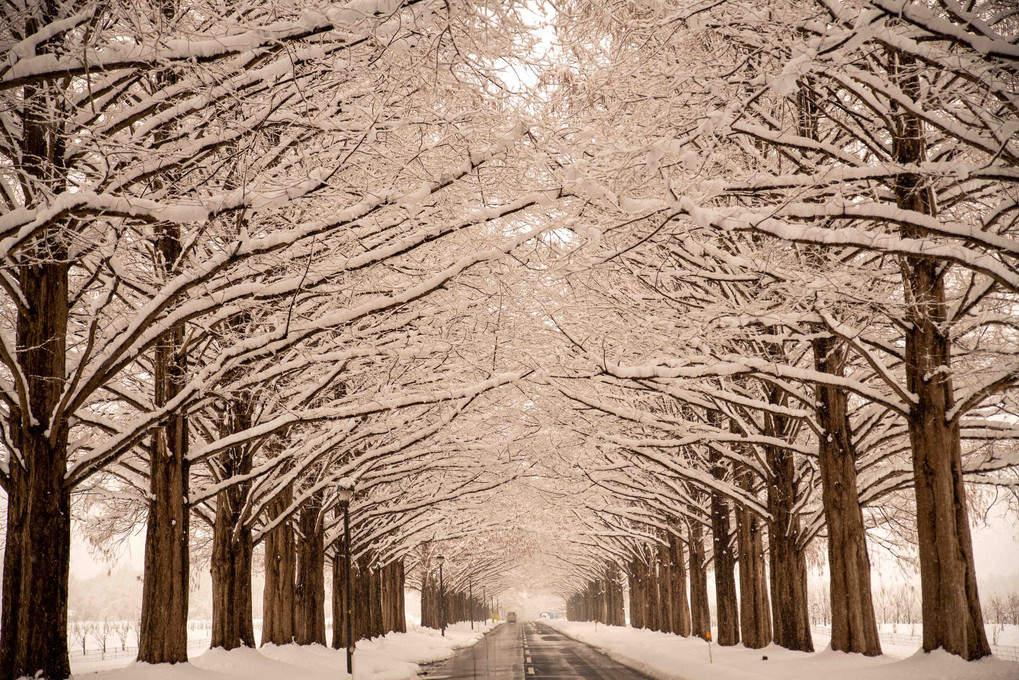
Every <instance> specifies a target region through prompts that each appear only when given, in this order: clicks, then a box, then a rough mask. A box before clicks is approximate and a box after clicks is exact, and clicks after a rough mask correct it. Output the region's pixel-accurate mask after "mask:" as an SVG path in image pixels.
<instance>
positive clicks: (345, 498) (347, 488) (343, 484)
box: [336, 479, 354, 678]
mask: <svg viewBox="0 0 1019 680" xmlns="http://www.w3.org/2000/svg"><path fill="white" fill-rule="evenodd" d="M338 486H339V489H338V490H337V492H336V498H337V500H339V501H340V505H342V506H343V547H344V550H343V553H344V554H343V565H344V571H345V572H346V579H345V581H346V583H344V584H343V590H344V597H345V599H346V602H347V621H346V623H347V673H348V674H349V675H350V677H351V678H353V677H354V601H353V598H352V597H351V595H350V499H351V498H353V496H354V482H353V481H351V480H349V479H343V480H340V482H339V485H338Z"/></svg>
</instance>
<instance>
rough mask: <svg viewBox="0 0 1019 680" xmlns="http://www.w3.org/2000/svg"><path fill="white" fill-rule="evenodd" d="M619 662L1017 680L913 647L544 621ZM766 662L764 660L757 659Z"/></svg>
mask: <svg viewBox="0 0 1019 680" xmlns="http://www.w3.org/2000/svg"><path fill="white" fill-rule="evenodd" d="M545 623H548V624H549V625H551V626H554V627H555V628H557V629H559V630H560V631H562V632H563V633H565V634H566V635H569V636H570V637H572V638H575V639H577V640H580V641H582V642H586V643H588V644H590V645H592V646H594V647H596V648H597V649H599V650H601V651H603V652H605V653H606V654H608V656H610V657H612V658H613V659H615V660H616V661H619V662H620V663H623V664H626V665H628V666H631V667H633V668H636V669H638V670H640V671H642V672H644V673H647V674H648V675H650V676H651V677H653V678H658V679H659V680H859V679H860V678H866V680H1006V679H1007V680H1019V664H1017V663H1012V662H1008V661H1003V660H1001V659H996V658H990V659H982V660H980V661H972V662H966V661H962V660H961V659H959V658H958V657H956V656H952V655H951V654H948V653H945V652H940V651H939V652H934V653H932V654H921V653H917V651H916V649H915V648H914V647H902V646H889V647H886V648H885V654H884V656H880V657H877V658H867V657H864V656H861V655H859V654H845V653H842V652H833V651H831V650H828V649H824V646H825V645H827V643H828V640H827V639H826V638H822V637H821V636H820V635H815V637H814V644H815V646H817V648H818V649H821V650H823V651H819V652H815V653H813V654H809V653H804V652H792V651H789V650H788V649H783V648H782V647H778V646H776V645H771V646H769V647H766V648H765V649H746V648H744V647H743V646H742V645H740V646H737V647H719V646H718V645H714V644H713V645H711V650H710V657H709V650H708V645H707V644H706V643H705V642H704V641H703V640H701V639H699V638H682V637H679V636H677V635H671V634H668V633H657V632H654V631H650V630H643V629H635V628H620V627H616V626H606V625H604V624H598V627H597V630H595V624H594V623H586V622H583V623H582V622H575V621H562V620H553V621H546V622H545ZM765 656H766V657H767V660H764V659H763V657H765Z"/></svg>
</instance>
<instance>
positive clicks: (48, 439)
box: [0, 0, 71, 680]
mask: <svg viewBox="0 0 1019 680" xmlns="http://www.w3.org/2000/svg"><path fill="white" fill-rule="evenodd" d="M23 7H24V8H25V9H24V10H23V11H21V12H16V13H14V14H11V13H8V14H7V16H6V18H7V20H8V21H9V22H20V20H22V19H23V20H24V24H23V25H20V26H17V28H16V30H23V31H24V33H23V35H26V36H27V35H32V34H33V33H35V32H36V31H38V30H40V29H41V28H43V27H45V26H46V25H47V24H49V23H50V22H52V21H54V20H56V19H57V18H58V16H59V12H60V10H59V9H58V7H59V5H58V3H56V2H51V1H46V0H44V1H41V2H35V3H27V4H26V5H24V6H23ZM16 16H17V17H18V19H15V18H14V17H16ZM11 25H12V26H13V25H14V24H11ZM54 43H58V44H59V38H54V39H53V40H46V41H39V42H38V43H36V45H35V46H34V48H32V49H34V51H35V53H36V54H43V53H45V52H47V51H49V50H52V49H53V47H52V46H53V44H54ZM63 87H64V86H63V85H60V86H51V85H42V86H35V85H26V86H24V87H23V88H21V92H20V97H19V98H18V99H20V101H21V102H22V104H23V106H22V109H21V111H13V112H11V114H12V115H11V118H10V120H12V121H14V120H17V119H18V118H20V122H21V130H20V136H21V139H20V143H21V152H22V156H21V159H20V162H19V161H18V160H17V159H15V161H14V166H15V167H14V168H13V169H14V170H16V171H19V172H20V173H23V177H24V180H25V181H24V182H23V183H22V185H21V189H22V191H23V197H24V201H25V207H28V208H32V207H37V206H38V198H37V197H36V195H35V193H36V191H37V189H39V188H40V187H48V188H47V189H44V191H49V190H59V191H63V190H64V188H65V186H66V183H67V179H66V175H67V171H66V168H65V167H64V157H65V143H64V137H63V133H64V130H63V129H62V126H63V123H62V120H61V119H62V117H63V116H64V115H65V112H64V111H63V110H62V106H63V105H62V104H61V102H64V101H67V98H66V97H65V96H64V92H63ZM47 90H50V91H47ZM43 102H45V104H44V103H43ZM19 113H20V116H18V115H17V114H19ZM10 134H11V135H12V136H14V137H16V136H17V133H15V131H13V130H12V131H10ZM14 143H17V142H14ZM19 165H20V167H19ZM69 226H70V225H69V223H68V221H67V220H60V221H57V222H56V223H55V224H53V225H52V226H50V227H47V228H46V229H45V230H43V232H42V233H41V234H39V235H38V236H36V237H34V238H32V239H31V240H29V241H27V242H26V243H25V244H24V246H23V247H22V248H20V249H19V250H18V251H17V252H16V253H14V254H13V255H12V256H11V258H10V259H11V260H12V261H14V262H15V263H17V267H16V277H17V285H18V286H19V287H20V290H21V292H22V294H23V301H24V306H19V307H18V309H17V320H16V322H15V338H14V343H15V351H14V357H13V359H14V362H15V363H16V364H17V366H16V367H9V370H10V372H11V373H16V374H18V375H17V379H18V380H23V381H24V382H23V385H22V387H23V389H24V395H23V399H24V401H20V402H19V403H18V404H17V405H13V404H12V405H11V406H10V407H9V408H10V413H9V416H8V422H7V428H8V430H7V433H6V434H7V435H8V436H9V437H10V444H11V445H13V449H14V450H13V451H10V454H11V455H10V456H9V461H10V463H9V467H10V471H9V473H8V475H7V480H6V482H7V489H6V491H7V497H8V517H7V543H6V552H5V554H4V576H3V578H4V582H3V600H2V606H3V611H2V614H0V625H2V628H0V679H2V680H12V679H13V678H18V677H21V676H30V677H34V676H36V675H37V674H41V675H42V676H43V677H46V678H50V679H51V680H60V679H62V678H66V677H68V676H69V675H70V672H71V671H70V663H69V661H68V650H67V595H68V580H69V570H70V552H71V512H70V510H71V503H70V492H69V489H68V488H67V487H66V485H65V475H66V473H67V442H68V422H67V421H68V415H69V414H65V413H62V412H61V411H60V409H59V404H60V399H61V396H62V395H63V392H64V388H65V380H66V378H67V334H68V318H69V302H68V300H69V298H68V295H69V289H68V275H69V274H68V273H69V262H68V251H67V247H68V237H67V232H68V231H70V229H69V228H68V227H69ZM9 264H10V262H7V263H5V266H7V265H9ZM8 275H14V272H13V271H9V272H8ZM13 313H14V306H13V305H9V306H8V307H7V309H5V314H13ZM8 342H9V340H8ZM6 379H7V378H6V377H5V380H6ZM11 391H20V390H16V389H14V388H12V389H11Z"/></svg>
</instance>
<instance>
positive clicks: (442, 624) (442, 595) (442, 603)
mask: <svg viewBox="0 0 1019 680" xmlns="http://www.w3.org/2000/svg"><path fill="white" fill-rule="evenodd" d="M435 561H436V562H438V563H439V630H440V631H442V637H446V589H445V585H444V584H443V583H442V563H443V562H445V561H446V557H445V556H444V555H439V556H438V557H436V558H435Z"/></svg>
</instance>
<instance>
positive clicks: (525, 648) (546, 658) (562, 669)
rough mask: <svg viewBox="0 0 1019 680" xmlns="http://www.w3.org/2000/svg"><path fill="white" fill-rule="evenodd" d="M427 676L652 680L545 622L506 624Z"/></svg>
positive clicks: (430, 679)
mask: <svg viewBox="0 0 1019 680" xmlns="http://www.w3.org/2000/svg"><path fill="white" fill-rule="evenodd" d="M424 677H425V678H426V679H427V680H542V679H543V678H544V679H546V680H648V677H647V676H646V675H643V674H641V673H638V672H637V671H634V670H631V669H629V668H627V667H626V666H622V665H620V664H618V663H616V662H615V661H613V660H611V659H609V658H608V657H607V656H605V655H604V654H601V653H599V652H596V651H595V650H594V649H592V648H591V647H588V646H587V645H585V644H583V643H580V642H577V641H575V640H572V639H570V638H568V637H566V636H565V635H563V634H562V633H560V632H558V631H556V630H555V629H554V628H552V627H550V626H547V625H545V624H543V623H506V624H503V625H501V626H499V627H498V628H496V629H495V630H494V631H492V632H491V633H489V634H488V635H486V636H485V639H484V640H482V641H481V642H479V643H478V644H476V645H474V646H473V647H468V648H467V649H464V650H461V651H460V652H458V653H457V655H456V656H455V657H453V658H452V659H450V660H449V661H447V662H446V663H445V664H443V665H441V666H438V667H436V668H432V669H430V670H429V671H428V672H426V673H425V676H424Z"/></svg>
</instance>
